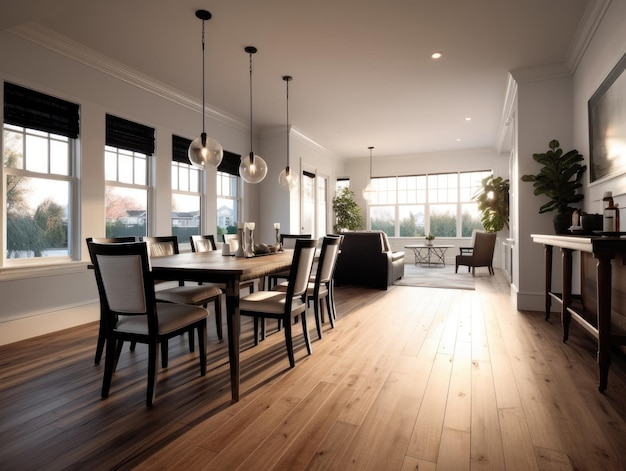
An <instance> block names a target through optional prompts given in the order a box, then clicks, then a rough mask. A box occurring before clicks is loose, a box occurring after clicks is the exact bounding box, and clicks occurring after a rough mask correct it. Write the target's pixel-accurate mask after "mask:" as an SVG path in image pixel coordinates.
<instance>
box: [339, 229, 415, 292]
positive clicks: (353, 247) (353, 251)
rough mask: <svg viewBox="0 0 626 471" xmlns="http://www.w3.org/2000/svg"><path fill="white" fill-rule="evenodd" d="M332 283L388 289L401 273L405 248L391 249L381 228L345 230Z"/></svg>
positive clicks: (402, 271)
mask: <svg viewBox="0 0 626 471" xmlns="http://www.w3.org/2000/svg"><path fill="white" fill-rule="evenodd" d="M341 235H342V236H343V242H342V243H341V253H340V254H339V257H338V258H337V266H336V268H335V285H337V286H339V285H358V286H366V287H369V288H377V289H387V287H388V286H390V285H391V284H392V283H393V282H394V281H395V280H398V279H400V278H402V277H403V276H404V252H392V251H391V248H390V246H389V240H388V239H387V234H385V233H384V232H382V231H358V232H344V233H342V234H341Z"/></svg>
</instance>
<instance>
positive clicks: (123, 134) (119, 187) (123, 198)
mask: <svg viewBox="0 0 626 471" xmlns="http://www.w3.org/2000/svg"><path fill="white" fill-rule="evenodd" d="M153 153H154V129H153V128H150V127H148V126H144V125H142V124H137V123H134V122H132V121H127V120H125V119H122V118H118V117H116V116H112V115H109V114H107V116H106V147H105V152H104V173H105V180H106V188H105V197H104V201H105V214H106V237H123V236H135V237H141V236H145V235H148V232H147V227H148V190H149V188H150V187H149V184H150V180H149V162H148V157H149V156H151V155H152V154H153Z"/></svg>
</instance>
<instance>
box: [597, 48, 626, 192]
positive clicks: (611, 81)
mask: <svg viewBox="0 0 626 471" xmlns="http://www.w3.org/2000/svg"><path fill="white" fill-rule="evenodd" d="M624 69H626V54H624V55H623V56H622V58H621V59H620V60H619V61H618V63H617V64H616V65H615V67H613V69H612V70H611V72H610V73H609V74H608V75H607V77H606V78H605V79H604V81H603V82H602V84H601V85H600V86H599V87H598V89H597V90H596V92H595V93H594V94H593V95H592V96H591V98H590V99H589V101H588V112H589V170H590V171H589V178H590V183H594V182H596V181H599V180H605V179H608V178H611V177H614V176H617V175H621V174H623V173H626V74H624V73H623V72H624Z"/></svg>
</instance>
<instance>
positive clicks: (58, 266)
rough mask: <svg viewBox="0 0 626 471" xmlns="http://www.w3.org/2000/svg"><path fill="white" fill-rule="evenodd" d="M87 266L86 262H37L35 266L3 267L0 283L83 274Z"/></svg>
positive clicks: (0, 272)
mask: <svg viewBox="0 0 626 471" xmlns="http://www.w3.org/2000/svg"><path fill="white" fill-rule="evenodd" d="M88 266H89V263H88V262H83V261H78V262H59V261H54V262H50V263H41V262H37V263H36V264H35V263H33V264H28V265H19V266H18V265H15V266H4V267H1V268H0V281H9V280H26V279H29V278H43V277H47V276H58V275H72V274H75V273H84V272H85V271H87V269H88Z"/></svg>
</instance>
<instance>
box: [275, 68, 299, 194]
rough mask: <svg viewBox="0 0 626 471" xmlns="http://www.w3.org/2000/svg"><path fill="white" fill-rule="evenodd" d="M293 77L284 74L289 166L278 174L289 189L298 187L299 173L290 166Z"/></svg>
mask: <svg viewBox="0 0 626 471" xmlns="http://www.w3.org/2000/svg"><path fill="white" fill-rule="evenodd" d="M292 79H293V77H291V76H290V75H284V76H283V80H284V81H285V84H286V86H287V166H286V167H285V169H284V170H283V171H282V172H280V175H278V183H279V184H280V186H282V187H284V188H287V189H288V190H289V191H291V190H294V189H296V187H297V186H298V175H296V174H295V173H294V172H292V171H291V169H290V168H289V134H290V133H291V128H290V126H289V82H290V81H291V80H292Z"/></svg>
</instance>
